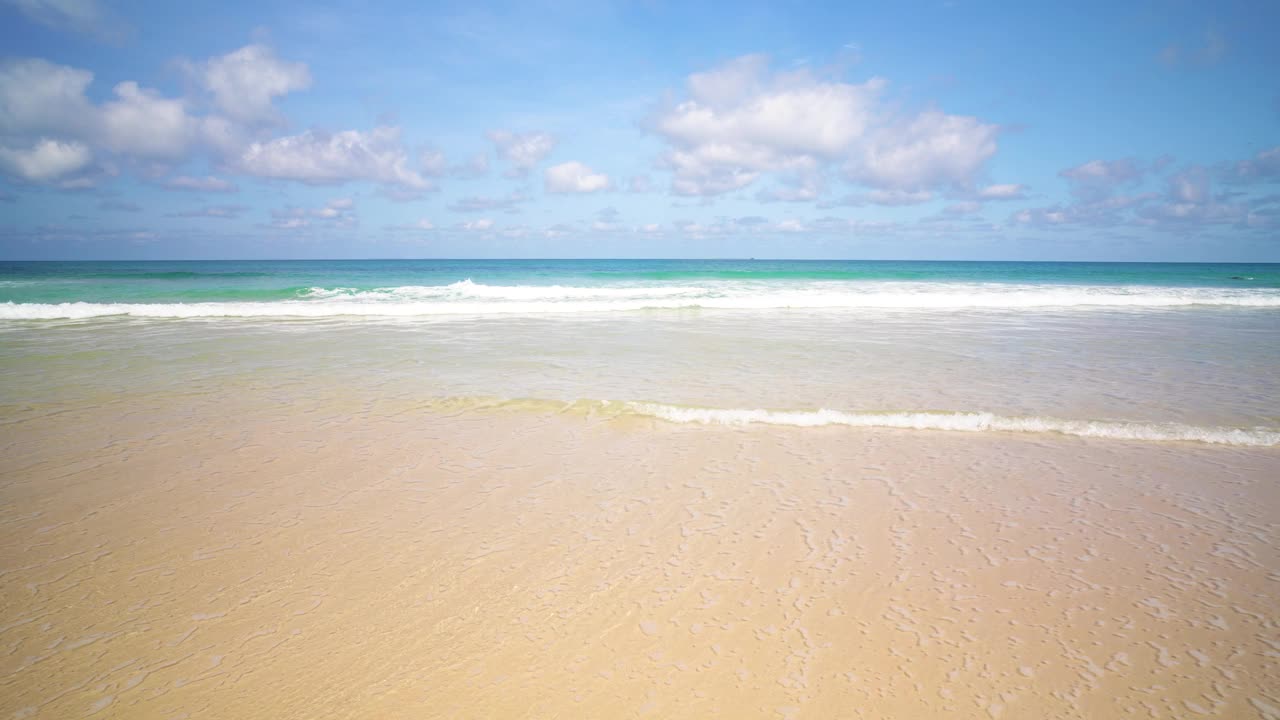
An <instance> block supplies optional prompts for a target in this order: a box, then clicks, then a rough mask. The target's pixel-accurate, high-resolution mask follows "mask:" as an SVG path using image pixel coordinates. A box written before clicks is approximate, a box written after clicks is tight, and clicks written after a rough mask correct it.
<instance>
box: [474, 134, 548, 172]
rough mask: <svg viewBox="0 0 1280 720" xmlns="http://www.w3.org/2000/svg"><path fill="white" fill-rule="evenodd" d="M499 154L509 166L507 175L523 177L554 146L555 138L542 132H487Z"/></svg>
mask: <svg viewBox="0 0 1280 720" xmlns="http://www.w3.org/2000/svg"><path fill="white" fill-rule="evenodd" d="M488 137H489V140H490V141H491V142H492V143H493V144H494V147H496V148H497V150H498V155H500V156H501V157H502V158H503V159H504V160H506V161H507V163H508V164H509V165H510V166H511V168H510V169H509V170H507V173H506V174H507V177H524V176H525V175H528V174H529V171H530V170H532V169H533V168H534V166H536V165H537V164H538V163H540V162H542V159H543V158H545V157H546V156H547V155H549V154H550V153H551V151H552V150H554V149H555V147H556V139H555V137H553V136H552V135H549V134H547V133H542V132H532V133H524V134H518V133H513V132H509V131H507V130H492V131H490V132H489V133H488Z"/></svg>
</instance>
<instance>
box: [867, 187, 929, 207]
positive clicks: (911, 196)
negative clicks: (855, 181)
mask: <svg viewBox="0 0 1280 720" xmlns="http://www.w3.org/2000/svg"><path fill="white" fill-rule="evenodd" d="M866 199H867V202H869V203H871V204H873V205H889V206H899V205H920V204H921V203H927V202H929V201H930V200H932V199H933V193H931V192H929V191H928V190H915V191H909V190H872V191H871V192H869V193H867V195H866Z"/></svg>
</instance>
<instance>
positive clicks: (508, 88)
mask: <svg viewBox="0 0 1280 720" xmlns="http://www.w3.org/2000/svg"><path fill="white" fill-rule="evenodd" d="M1276 27H1280V4H1278V3H1272V2H1252V3H1248V2H1245V3H1229V2H1223V3H1200V2H1142V3H1125V2H1109V3H1097V4H1089V3H1076V4H1065V5H1062V6H1061V7H1058V6H1049V5H1048V4H1042V3H973V2H964V1H963V0H955V1H954V2H920V3H911V2H904V3H894V4H858V3H847V2H846V3H831V4H820V3H814V4H810V5H808V6H807V7H806V8H802V9H796V8H792V7H787V6H786V5H784V4H782V3H759V4H755V3H743V2H734V3H722V4H718V3H690V2H662V1H656V0H655V1H650V2H635V3H626V2H619V3H610V2H590V3H588V2H520V3H511V4H487V5H479V4H475V3H456V4H453V3H382V4H379V5H378V6H377V7H375V8H372V9H371V8H369V7H366V4H365V3H354V2H352V3H329V4H321V3H316V2H306V3H301V2H299V3H292V2H271V1H270V0H259V1H256V2H252V3H239V2H227V3H216V4H215V3H208V4H199V5H198V6H193V7H188V6H187V5H186V4H180V3H142V2H106V1H102V0H0V48H3V51H2V52H3V58H0V258H8V259H40V258H48V259H76V258H86V259H89V258H92V259H113V258H157V259H160V258H268V257H269V258H291V257H320V258H327V257H747V256H755V257H802V258H803V257H845V258H902V259H1032V260H1035V259H1044V260H1170V261H1173V260H1242V261H1280V73H1278V72H1276V68H1280V44H1278V43H1276V42H1275V28H1276Z"/></svg>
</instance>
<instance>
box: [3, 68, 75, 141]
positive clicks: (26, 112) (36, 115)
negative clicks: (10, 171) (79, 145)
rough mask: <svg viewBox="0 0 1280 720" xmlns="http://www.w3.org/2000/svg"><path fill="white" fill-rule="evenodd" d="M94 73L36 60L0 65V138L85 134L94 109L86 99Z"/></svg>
mask: <svg viewBox="0 0 1280 720" xmlns="http://www.w3.org/2000/svg"><path fill="white" fill-rule="evenodd" d="M91 82H93V73H91V72H89V71H88V70H78V69H76V68H71V67H67V66H65V65H55V64H54V63H51V62H48V61H46V60H41V59H38V58H21V59H15V60H6V61H4V62H2V63H0V135H3V136H7V137H20V138H31V137H35V138H38V137H40V136H67V135H84V134H86V133H88V132H89V131H90V130H91V129H92V116H93V115H94V114H95V110H94V108H93V106H92V104H90V102H89V100H88V98H87V97H85V90H86V89H87V88H88V87H89V84H90V83H91Z"/></svg>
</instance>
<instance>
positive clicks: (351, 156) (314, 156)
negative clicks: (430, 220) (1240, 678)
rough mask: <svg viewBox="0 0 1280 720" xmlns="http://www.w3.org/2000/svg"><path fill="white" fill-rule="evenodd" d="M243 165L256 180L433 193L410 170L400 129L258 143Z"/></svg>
mask: <svg viewBox="0 0 1280 720" xmlns="http://www.w3.org/2000/svg"><path fill="white" fill-rule="evenodd" d="M237 165H238V166H239V168H240V169H241V170H243V171H244V172H246V173H248V174H251V175H257V176H260V177H268V178H277V179H282V180H297V181H299V182H303V183H307V184H309V185H331V184H338V183H344V182H348V181H351V180H368V181H370V182H375V183H381V184H384V185H398V186H401V187H406V188H410V189H418V190H421V189H427V188H428V187H429V185H428V183H427V182H426V180H424V179H423V178H422V176H421V175H419V174H418V173H417V171H415V170H412V169H410V168H409V153H408V152H407V151H406V150H405V148H404V146H403V145H402V144H401V142H400V129H399V128H397V127H376V128H374V129H372V130H370V131H368V132H360V131H358V130H346V131H344V132H339V133H332V134H330V133H324V132H320V131H315V130H311V131H307V132H305V133H303V134H301V135H290V136H287V137H281V138H276V139H274V140H270V141H267V142H255V143H252V144H250V145H249V147H248V148H247V149H246V150H245V151H244V153H243V154H242V155H241V156H240V158H239V160H238V162H237Z"/></svg>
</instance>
